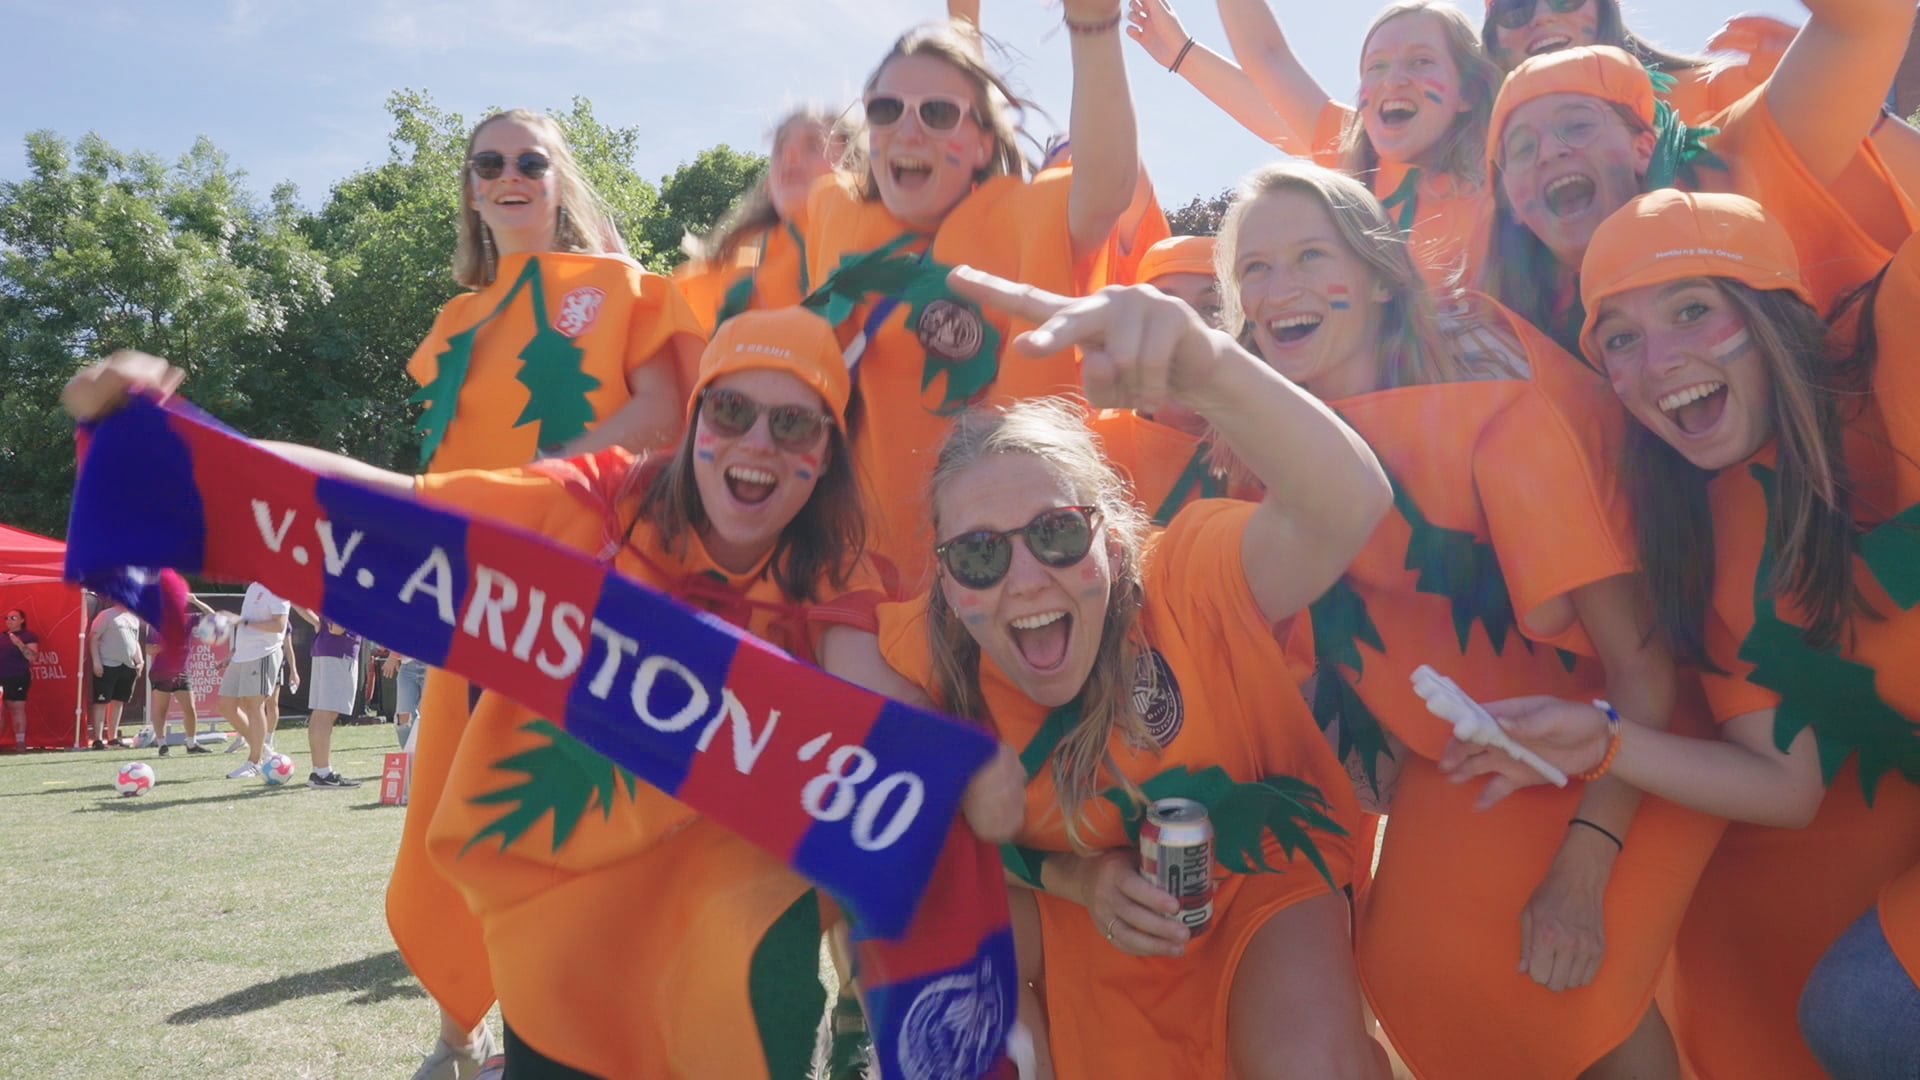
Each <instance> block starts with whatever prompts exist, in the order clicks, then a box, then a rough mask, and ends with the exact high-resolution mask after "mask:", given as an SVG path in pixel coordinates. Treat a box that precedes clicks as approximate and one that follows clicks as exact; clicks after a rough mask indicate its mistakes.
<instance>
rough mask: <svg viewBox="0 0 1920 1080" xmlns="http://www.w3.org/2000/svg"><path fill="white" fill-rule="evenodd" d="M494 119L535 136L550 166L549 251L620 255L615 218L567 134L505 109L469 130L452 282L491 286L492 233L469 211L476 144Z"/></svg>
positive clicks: (551, 122) (541, 117) (535, 115)
mask: <svg viewBox="0 0 1920 1080" xmlns="http://www.w3.org/2000/svg"><path fill="white" fill-rule="evenodd" d="M495 120H511V121H514V122H515V123H518V124H521V125H523V126H525V127H526V128H527V129H528V130H529V131H532V132H533V133H534V134H535V135H537V136H539V138H540V141H541V143H543V144H544V145H545V146H546V148H547V158H548V160H550V161H551V162H552V163H553V192H554V202H555V203H556V207H555V210H554V228H553V249H554V250H555V251H573V252H583V253H586V254H590V255H600V254H607V253H612V252H620V251H624V250H625V249H626V248H625V245H624V244H622V243H621V242H620V234H619V232H618V231H616V230H615V228H614V225H613V217H612V215H611V214H609V213H608V211H607V204H606V203H605V202H604V201H603V200H602V199H601V198H600V193H599V192H597V191H595V190H593V185H592V184H589V183H588V182H587V177H586V174H585V173H583V172H581V171H580V165H579V162H577V161H576V160H575V159H574V156H573V151H572V149H570V148H569V147H568V145H567V134H566V132H565V131H564V130H563V129H562V128H561V127H560V122H559V121H558V120H555V119H554V118H553V117H551V116H548V115H547V114H546V113H543V112H538V111H536V110H533V109H508V110H506V111H505V112H497V113H494V114H493V115H492V116H489V117H487V118H486V119H485V120H482V121H480V122H479V123H478V124H475V125H474V126H473V131H472V132H470V133H469V134H468V135H467V147H466V150H465V152H464V153H463V154H462V155H461V158H460V218H459V221H458V223H457V225H456V226H455V232H454V242H453V278H454V280H455V281H458V282H459V283H460V284H462V285H465V286H466V287H467V288H469V289H484V288H486V287H487V286H488V285H491V284H493V274H494V267H495V264H496V263H497V261H498V255H497V254H496V252H495V251H494V246H493V230H492V229H490V228H488V227H487V223H486V222H485V221H483V220H481V218H480V211H478V210H475V209H474V208H473V202H472V198H473V184H474V183H475V178H474V176H473V171H472V167H471V166H469V165H468V164H467V162H468V160H469V159H471V158H472V157H473V147H474V143H476V142H477V141H479V138H480V132H481V131H482V130H484V129H485V128H486V126H487V125H488V124H491V123H493V122H494V121H495Z"/></svg>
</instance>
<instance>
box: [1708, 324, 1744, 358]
mask: <svg viewBox="0 0 1920 1080" xmlns="http://www.w3.org/2000/svg"><path fill="white" fill-rule="evenodd" d="M1752 341H1753V337H1752V335H1750V334H1748V333H1747V328H1746V327H1744V326H1742V327H1739V328H1736V329H1733V330H1730V331H1729V332H1728V333H1727V336H1726V337H1723V338H1721V339H1720V340H1719V341H1718V342H1717V343H1715V344H1714V345H1713V346H1712V347H1711V348H1710V349H1708V350H1707V355H1708V356H1711V357H1713V359H1714V360H1715V361H1717V362H1719V363H1722V364H1724V363H1726V362H1727V361H1728V360H1731V359H1733V358H1734V357H1735V356H1736V355H1738V354H1740V353H1742V352H1745V351H1746V348H1747V345H1748V344H1749V343H1750V342H1752Z"/></svg>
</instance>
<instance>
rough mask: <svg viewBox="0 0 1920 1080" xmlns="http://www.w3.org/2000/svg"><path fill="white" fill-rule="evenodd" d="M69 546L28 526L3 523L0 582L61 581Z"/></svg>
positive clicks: (0, 538)
mask: <svg viewBox="0 0 1920 1080" xmlns="http://www.w3.org/2000/svg"><path fill="white" fill-rule="evenodd" d="M66 559H67V545H65V544H63V543H61V542H60V541H58V540H52V539H49V538H47V537H44V536H40V535H37V534H35V533H30V532H27V531H26V530H25V529H16V528H13V527H12V526H9V525H0V584H9V585H21V584H25V583H27V582H30V581H59V580H60V570H61V567H62V566H63V565H64V564H65V563H66Z"/></svg>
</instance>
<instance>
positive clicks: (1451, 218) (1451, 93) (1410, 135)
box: [1149, 0, 1500, 288]
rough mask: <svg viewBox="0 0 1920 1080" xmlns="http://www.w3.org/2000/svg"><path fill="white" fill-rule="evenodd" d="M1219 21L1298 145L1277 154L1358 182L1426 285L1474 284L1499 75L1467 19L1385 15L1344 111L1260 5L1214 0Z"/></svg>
mask: <svg viewBox="0 0 1920 1080" xmlns="http://www.w3.org/2000/svg"><path fill="white" fill-rule="evenodd" d="M1149 17H1150V18H1155V19H1157V18H1160V17H1161V14H1160V13H1150V15H1149ZM1220 21H1221V22H1222V23H1223V24H1225V26H1226V30H1227V40H1228V41H1229V42H1230V43H1231V44H1232V46H1233V54H1234V56H1235V58H1237V59H1238V60H1239V61H1240V64H1241V66H1242V67H1243V68H1244V69H1245V71H1246V75H1247V77H1248V78H1250V79H1251V80H1252V81H1253V83H1254V85H1255V86H1257V87H1258V88H1259V89H1260V91H1261V92H1262V93H1264V94H1265V95H1266V99H1267V103H1268V104H1269V105H1270V106H1272V108H1273V111H1274V112H1275V113H1277V114H1279V116H1280V118H1281V120H1283V121H1284V122H1285V123H1286V125H1287V126H1288V127H1289V128H1291V129H1292V130H1293V131H1295V132H1297V133H1299V134H1300V136H1301V137H1302V140H1301V141H1302V142H1303V143H1304V146H1302V147H1287V148H1286V149H1289V150H1291V151H1293V152H1295V153H1298V154H1300V155H1302V156H1311V157H1312V158H1313V159H1314V160H1315V161H1316V162H1318V163H1319V164H1322V165H1326V166H1329V167H1331V168H1337V169H1340V170H1342V171H1343V172H1346V173H1348V174H1349V175H1352V176H1356V177H1359V178H1360V179H1361V180H1363V181H1364V182H1365V183H1366V184H1367V186H1368V187H1369V188H1370V189H1371V190H1372V191H1373V193H1374V195H1375V196H1376V197H1378V198H1379V199H1380V201H1381V203H1382V204H1383V205H1385V206H1386V208H1387V211H1388V212H1389V213H1390V214H1392V215H1393V220H1394V222H1395V224H1396V225H1398V226H1399V228H1400V230H1401V231H1402V232H1404V233H1406V234H1408V236H1409V237H1410V242H1411V244H1412V246H1413V249H1414V260H1415V262H1416V263H1417V264H1418V265H1419V266H1420V268H1421V272H1422V273H1424V274H1425V275H1426V276H1427V279H1428V281H1430V282H1431V283H1433V285H1434V286H1435V287H1437V288H1444V287H1446V286H1448V285H1449V284H1451V283H1453V282H1456V281H1462V280H1467V281H1470V280H1472V278H1473V275H1474V273H1475V271H1476V269H1477V267H1478V263H1479V252H1478V251H1477V250H1476V249H1475V245H1477V244H1478V243H1480V242H1481V240H1482V231H1483V230H1484V228H1485V226H1486V222H1487V217H1486V213H1487V205H1488V204H1487V188H1486V174H1485V163H1484V160H1483V155H1482V148H1483V147H1484V145H1485V142H1486V131H1487V114H1488V111H1489V110H1490V109H1491V108H1492V106H1493V95H1494V92H1495V91H1496V90H1497V89H1498V88H1499V84H1500V73H1499V72H1498V71H1497V70H1496V69H1495V68H1494V66H1493V65H1492V64H1491V63H1490V62H1488V60H1487V57H1486V54H1485V53H1484V52H1483V51H1482V50H1481V48H1480V41H1479V38H1478V37H1476V36H1475V34H1474V32H1473V24H1472V23H1470V22H1468V21H1467V18H1466V16H1465V15H1463V14H1461V12H1460V10H1459V9H1458V8H1456V7H1454V6H1453V5H1452V4H1450V3H1442V2H1439V0H1399V2H1397V3H1394V4H1392V5H1390V6H1389V7H1387V8H1386V9H1385V10H1384V11H1382V12H1381V13H1380V15H1379V16H1378V17H1377V18H1375V19H1374V21H1373V25H1372V26H1371V27H1370V28H1369V29H1368V30H1367V36H1366V38H1365V39H1364V40H1363V41H1362V42H1361V45H1360V88H1359V96H1358V99H1357V100H1356V101H1355V103H1354V104H1353V105H1351V106H1348V105H1344V104H1341V103H1339V102H1337V101H1335V100H1334V99H1333V97H1332V95H1330V94H1328V93H1327V91H1326V90H1325V89H1323V88H1322V87H1321V86H1320V84H1319V83H1318V82H1317V81H1315V79H1314V78H1313V76H1312V75H1311V74H1309V73H1308V72H1307V69H1306V67H1305V66H1304V65H1303V64H1301V63H1300V61H1299V59H1298V58H1297V57H1295V56H1294V54H1293V50H1292V49H1291V48H1290V47H1289V46H1288V44H1287V39H1286V35H1285V34H1283V33H1282V32H1281V30H1280V24H1279V21H1278V20H1276V19H1275V18H1274V15H1273V12H1272V10H1271V9H1269V8H1268V6H1267V2H1266V0H1220Z"/></svg>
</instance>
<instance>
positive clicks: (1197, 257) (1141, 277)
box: [1133, 236, 1213, 284]
mask: <svg viewBox="0 0 1920 1080" xmlns="http://www.w3.org/2000/svg"><path fill="white" fill-rule="evenodd" d="M1163 274H1205V275H1207V276H1208V277H1212V276H1213V237H1211V236H1169V237H1167V238H1166V239H1165V240H1162V241H1160V242H1159V243H1157V244H1155V245H1153V246H1152V247H1150V248H1148V249H1147V253H1146V254H1145V255H1142V256H1140V268H1139V269H1138V270H1136V271H1134V274H1133V280H1135V281H1138V282H1140V283H1142V284H1151V283H1152V281H1153V279H1154V278H1157V277H1160V276H1162V275H1163Z"/></svg>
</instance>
